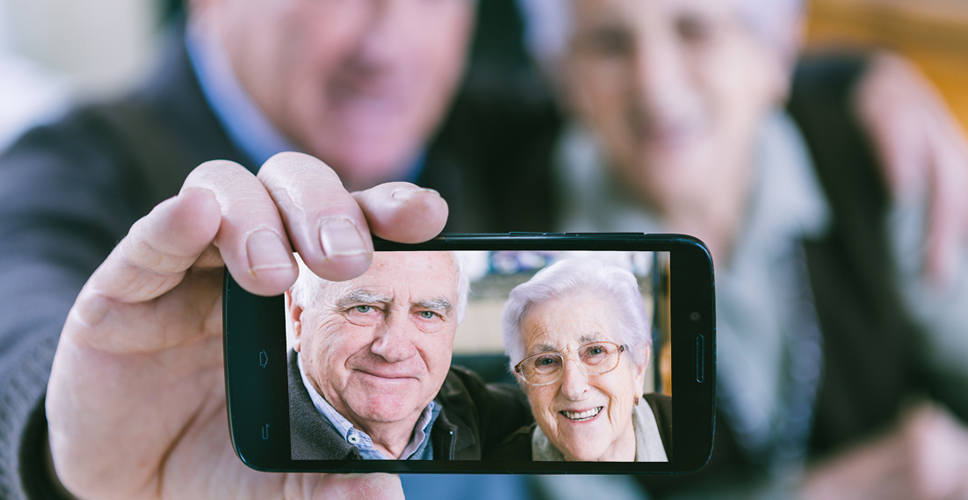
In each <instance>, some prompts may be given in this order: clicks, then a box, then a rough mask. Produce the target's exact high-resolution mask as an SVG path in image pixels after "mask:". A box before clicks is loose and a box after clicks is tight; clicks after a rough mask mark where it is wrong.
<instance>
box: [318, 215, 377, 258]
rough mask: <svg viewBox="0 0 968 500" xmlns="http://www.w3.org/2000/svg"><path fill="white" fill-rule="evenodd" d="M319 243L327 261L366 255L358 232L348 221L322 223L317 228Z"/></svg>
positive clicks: (339, 220) (336, 219) (326, 221)
mask: <svg viewBox="0 0 968 500" xmlns="http://www.w3.org/2000/svg"><path fill="white" fill-rule="evenodd" d="M319 242H320V244H321V245H322V246H323V254H324V255H325V256H326V258H327V259H334V258H336V257H349V256H353V255H366V254H367V250H366V244H365V243H364V242H363V236H362V235H361V234H360V230H359V229H357V227H356V224H354V223H353V221H351V220H349V219H341V218H334V219H327V220H325V221H323V223H322V225H321V226H320V228H319Z"/></svg>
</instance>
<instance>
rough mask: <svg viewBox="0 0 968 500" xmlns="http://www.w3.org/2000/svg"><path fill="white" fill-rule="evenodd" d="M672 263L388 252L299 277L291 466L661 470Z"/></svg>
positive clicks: (572, 254) (291, 324) (290, 325)
mask: <svg viewBox="0 0 968 500" xmlns="http://www.w3.org/2000/svg"><path fill="white" fill-rule="evenodd" d="M669 262H670V254H669V252H634V251H611V252H609V251H601V252H591V251H555V250H545V251H534V250H503V251H453V252H446V251H444V252H391V253H378V254H377V255H376V256H375V257H374V262H373V265H372V266H371V269H370V271H368V272H367V273H366V274H364V275H363V276H361V277H360V278H357V279H354V280H350V281H348V282H328V281H325V280H322V279H320V278H318V277H315V276H314V275H312V274H311V272H310V271H309V270H308V268H305V267H303V269H301V276H303V277H302V278H300V281H298V282H297V284H296V285H294V286H293V288H292V289H291V290H290V292H289V293H288V294H287V300H286V322H287V327H286V332H287V364H288V369H289V372H290V373H289V377H288V383H289V418H290V440H291V458H292V459H293V460H342V459H350V458H353V459H356V458H359V459H364V460H434V459H437V460H441V459H442V460H495V461H565V460H567V461H627V462H634V461H638V462H646V461H647V462H668V461H669V459H670V457H671V455H672V451H673V448H672V439H673V429H672V371H671V370H672V344H671V342H670V341H669V340H670V336H671V330H670V321H669V305H670V302H669V301H670V293H669V292H670V287H669V284H670V282H671V280H670V279H669V278H670V276H669V274H670V271H671V267H670V265H669ZM512 292H514V293H513V294H512ZM442 392H443V394H441V393H442ZM438 426H439V427H442V429H437V427H438ZM388 429H391V431H390V432H387V430H388ZM393 430H397V431H398V432H396V433H394V432H393ZM408 431H409V432H408ZM445 431H446V432H445ZM387 436H394V437H395V439H392V440H391V439H390V438H388V437H387Z"/></svg>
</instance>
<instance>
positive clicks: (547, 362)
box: [534, 356, 558, 368]
mask: <svg viewBox="0 0 968 500" xmlns="http://www.w3.org/2000/svg"><path fill="white" fill-rule="evenodd" d="M557 364H558V357H557V356H538V357H537V358H535V359H534V366H535V368H549V367H554V366H555V365H557Z"/></svg>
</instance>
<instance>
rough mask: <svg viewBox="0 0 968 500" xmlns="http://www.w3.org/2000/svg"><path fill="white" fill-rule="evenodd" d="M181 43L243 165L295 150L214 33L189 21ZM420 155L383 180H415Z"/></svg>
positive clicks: (253, 167)
mask: <svg viewBox="0 0 968 500" xmlns="http://www.w3.org/2000/svg"><path fill="white" fill-rule="evenodd" d="M185 46H186V47H187V49H188V59H189V60H190V61H191V64H192V68H193V69H194V71H195V75H196V76H197V77H198V83H199V85H200V86H201V88H202V94H203V95H204V96H205V100H206V101H207V102H208V105H209V107H211V108H212V111H213V112H214V113H215V117H216V118H217V119H218V121H219V123H220V124H221V125H222V128H224V129H225V132H226V133H227V134H228V136H229V139H230V140H231V141H232V143H233V144H234V145H235V147H237V148H239V149H240V150H241V151H242V152H243V153H245V154H246V155H247V156H248V157H249V158H250V159H251V160H252V161H253V162H254V164H253V165H245V167H246V168H248V169H249V170H251V171H252V172H257V171H258V170H259V167H260V166H262V164H263V163H265V162H266V160H268V159H269V158H271V157H272V156H273V155H275V154H277V153H281V152H283V151H299V148H297V147H296V146H295V145H294V144H293V143H292V142H291V141H290V140H289V139H287V138H286V137H285V136H284V135H283V134H282V132H280V131H279V129H277V128H276V126H275V125H273V123H272V122H271V121H269V118H268V117H267V116H266V115H265V113H263V112H262V110H261V109H260V108H259V106H258V105H257V104H256V103H255V101H254V100H252V97H251V96H249V94H248V92H246V90H245V89H244V88H243V87H242V84H241V83H240V82H239V80H238V78H236V76H235V72H234V71H233V70H232V65H231V64H230V62H229V58H228V56H227V55H226V54H225V50H224V49H223V48H222V44H221V42H220V41H219V40H218V37H217V36H215V35H214V34H213V33H211V32H210V31H206V30H205V29H204V28H202V27H200V26H198V25H194V24H192V23H189V25H188V29H187V30H186V31H185ZM424 158H425V154H424V153H423V152H421V153H420V154H418V155H417V157H416V158H414V159H412V160H411V162H410V168H408V169H407V170H406V171H404V174H403V175H401V176H400V178H399V179H387V180H388V181H390V180H399V181H407V182H416V181H417V178H418V177H419V175H420V172H421V170H423V165H424ZM323 160H324V161H325V158H324V159H323Z"/></svg>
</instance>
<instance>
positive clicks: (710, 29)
mask: <svg viewBox="0 0 968 500" xmlns="http://www.w3.org/2000/svg"><path fill="white" fill-rule="evenodd" d="M720 27H721V26H720V25H719V23H717V20H715V19H712V18H710V17H709V16H703V15H700V14H695V13H693V14H685V15H683V16H681V17H680V18H679V19H678V20H676V33H677V34H678V35H679V38H680V39H681V40H682V41H684V42H687V43H694V44H701V43H704V42H708V41H710V40H712V39H713V37H715V36H716V33H717V31H718V30H719V28H720Z"/></svg>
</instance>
